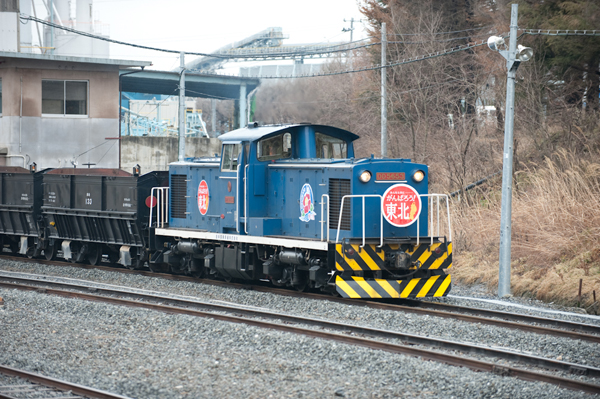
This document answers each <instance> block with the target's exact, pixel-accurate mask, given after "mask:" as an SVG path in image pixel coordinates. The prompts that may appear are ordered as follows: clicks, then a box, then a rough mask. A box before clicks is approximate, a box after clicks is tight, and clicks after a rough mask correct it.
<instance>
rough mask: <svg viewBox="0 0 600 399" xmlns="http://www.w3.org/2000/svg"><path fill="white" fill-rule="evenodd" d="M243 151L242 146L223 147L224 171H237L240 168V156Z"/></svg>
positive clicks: (228, 145)
mask: <svg viewBox="0 0 600 399" xmlns="http://www.w3.org/2000/svg"><path fill="white" fill-rule="evenodd" d="M241 149H242V145H241V144H225V145H223V163H222V165H221V170H222V171H234V172H235V171H236V170H237V166H238V156H239V155H240V151H241Z"/></svg>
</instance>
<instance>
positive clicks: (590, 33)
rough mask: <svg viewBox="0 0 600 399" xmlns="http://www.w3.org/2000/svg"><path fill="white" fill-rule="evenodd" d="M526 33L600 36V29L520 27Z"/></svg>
mask: <svg viewBox="0 0 600 399" xmlns="http://www.w3.org/2000/svg"><path fill="white" fill-rule="evenodd" d="M518 30H520V31H522V32H523V34H525V35H544V36H600V30H591V29H585V30H584V29H578V30H571V29H566V30H565V29H561V30H556V29H518Z"/></svg>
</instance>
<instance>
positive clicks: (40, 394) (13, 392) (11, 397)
mask: <svg viewBox="0 0 600 399" xmlns="http://www.w3.org/2000/svg"><path fill="white" fill-rule="evenodd" d="M0 374H3V375H6V376H10V377H18V378H21V379H23V380H27V381H26V382H24V383H20V382H19V383H18V384H7V385H4V384H0V399H19V398H37V399H43V398H48V399H50V398H54V399H56V398H60V399H83V398H94V399H128V397H126V396H121V395H117V394H113V393H110V392H105V391H101V390H99V389H94V388H89V387H84V386H82V385H78V384H72V383H70V382H66V381H61V380H58V379H56V378H50V377H45V376H43V375H40V374H35V373H31V372H28V371H24V370H19V369H16V368H13V367H8V366H4V365H0ZM58 394H60V396H57V395H58Z"/></svg>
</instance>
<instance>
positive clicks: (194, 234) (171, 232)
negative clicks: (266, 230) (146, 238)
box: [155, 228, 328, 251]
mask: <svg viewBox="0 0 600 399" xmlns="http://www.w3.org/2000/svg"><path fill="white" fill-rule="evenodd" d="M155 234H156V235H157V236H168V237H178V238H195V239H201V240H213V241H229V242H242V243H247V244H261V245H273V246H278V247H285V248H302V249H313V250H320V251H327V246H328V244H327V241H311V240H298V239H289V238H277V237H262V236H247V235H239V234H224V233H211V232H208V231H198V230H187V229H160V228H157V229H156V232H155Z"/></svg>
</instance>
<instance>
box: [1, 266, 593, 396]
mask: <svg viewBox="0 0 600 399" xmlns="http://www.w3.org/2000/svg"><path fill="white" fill-rule="evenodd" d="M3 270H5V271H9V270H12V271H18V272H27V273H36V274H42V273H44V274H46V275H57V276H62V277H65V276H68V277H70V278H76V279H84V280H89V281H96V282H100V283H106V284H116V285H121V286H128V287H136V288H141V289H145V290H153V291H160V292H170V293H172V294H178V295H187V296H193V297H196V298H198V299H200V300H211V301H230V302H235V303H243V304H246V305H251V306H260V307H264V308H268V309H273V310H278V311H281V312H285V313H293V314H301V315H305V316H309V317H319V318H326V319H330V320H335V321H340V322H345V323H351V324H360V325H367V326H371V327H375V328H383V329H390V330H397V331H402V332H407V333H413V334H423V333H424V332H425V333H427V334H428V335H430V336H435V337H442V338H443V337H446V338H451V339H453V340H457V341H468V342H477V343H481V344H485V345H490V346H500V347H506V348H511V349H513V350H520V351H524V352H528V353H536V354H538V355H540V356H544V357H550V358H560V359H562V360H565V361H572V362H581V363H586V364H590V365H596V366H597V365H600V358H599V355H598V350H597V349H598V346H597V344H591V343H587V342H580V341H574V340H569V339H563V338H557V337H549V336H542V337H539V336H536V335H535V334H527V333H522V332H518V331H512V330H507V329H502V328H496V327H489V326H482V325H473V324H471V323H463V322H458V321H454V320H448V319H441V318H434V317H429V316H417V315H411V314H403V313H399V312H389V311H378V310H369V309H365V308H362V307H356V306H347V305H341V304H336V303H331V302H325V301H315V300H302V301H299V300H298V299H294V298H288V297H281V296H278V295H273V294H266V293H259V292H254V291H245V290H235V289H228V288H223V287H218V286H210V285H201V284H195V283H189V282H177V281H169V280H163V279H159V278H149V277H144V276H138V275H130V274H119V273H112V272H104V271H99V270H83V269H76V268H68V267H55V266H43V265H36V264H31V263H23V262H11V261H5V260H0V271H3ZM460 295H461V296H465V295H467V291H466V289H465V290H462V289H461V291H460ZM0 296H2V297H3V298H4V301H5V305H4V307H3V308H0V325H1V326H3V328H2V329H0V363H2V364H6V365H9V366H12V367H17V368H23V369H26V370H30V371H34V372H38V373H40V374H45V375H49V376H52V377H56V378H60V379H64V380H68V381H71V382H76V383H78V384H82V385H86V386H91V387H95V388H98V389H102V390H107V391H111V392H116V393H119V394H122V395H128V396H131V397H138V398H165V397H173V398H177V397H190V398H196V397H199V398H205V397H206V398H208V397H227V398H230V397H231V398H247V397H252V398H254V397H256V398H259V397H260V398H263V397H273V398H280V397H309V398H323V397H348V398H388V397H389V398H393V397H409V398H410V397H440V398H442V397H443V398H449V397H456V398H462V397H506V398H530V397H540V398H543V397H553V398H554V397H590V395H585V396H584V394H583V393H579V392H573V391H567V390H563V389H559V388H557V387H555V386H552V385H548V384H542V383H529V382H524V381H520V380H517V379H515V378H507V377H501V376H497V375H493V374H489V373H476V372H472V371H470V370H466V369H463V368H457V367H451V366H447V365H443V364H440V363H436V362H430V361H422V360H419V359H417V358H411V357H407V356H403V355H395V354H390V353H385V352H382V351H375V350H368V349H364V348H359V347H354V346H349V345H345V344H337V343H333V342H331V341H326V340H322V339H315V338H308V337H304V336H297V335H293V334H289V333H280V332H275V331H271V330H265V329H259V328H256V327H248V326H243V325H239V324H231V323H226V322H221V321H216V320H211V319H204V318H194V317H190V316H180V315H165V314H162V313H158V312H155V311H150V310H143V309H129V308H123V307H116V306H112V305H104V304H98V303H92V302H86V301H81V300H74V299H63V298H57V297H53V296H48V295H44V294H40V293H35V292H18V291H14V290H8V289H0ZM453 300H454V299H453ZM514 300H515V299H514V298H513V299H512V301H514ZM463 305H464V304H463ZM529 305H531V304H529ZM490 306H491V305H490ZM510 310H512V311H514V309H510ZM531 311H532V310H530V309H528V310H527V312H531ZM541 315H542V316H544V317H548V314H546V313H544V314H541ZM569 317H572V318H574V319H577V317H578V316H577V315H572V316H569ZM578 321H581V320H578ZM593 321H594V320H592V322H593ZM584 322H588V323H589V322H590V320H589V318H586V319H585V320H584Z"/></svg>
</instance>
